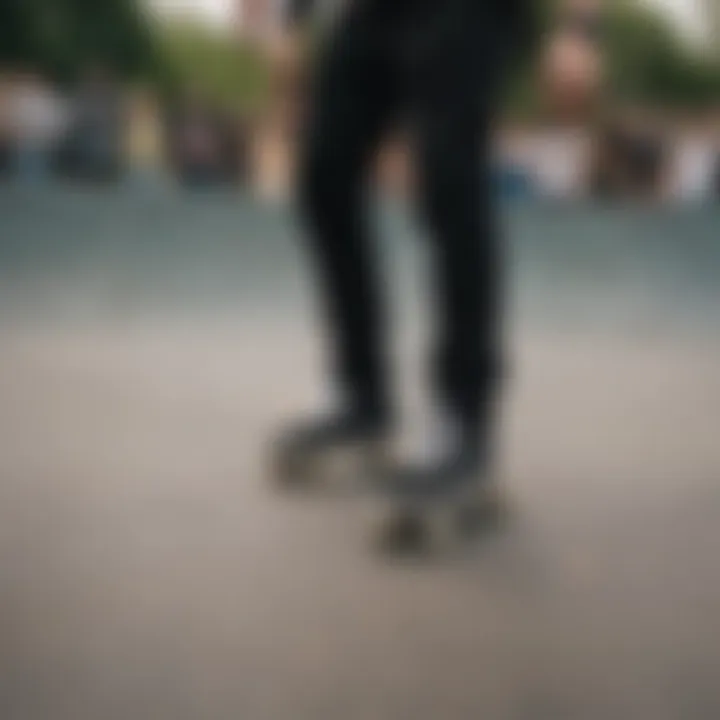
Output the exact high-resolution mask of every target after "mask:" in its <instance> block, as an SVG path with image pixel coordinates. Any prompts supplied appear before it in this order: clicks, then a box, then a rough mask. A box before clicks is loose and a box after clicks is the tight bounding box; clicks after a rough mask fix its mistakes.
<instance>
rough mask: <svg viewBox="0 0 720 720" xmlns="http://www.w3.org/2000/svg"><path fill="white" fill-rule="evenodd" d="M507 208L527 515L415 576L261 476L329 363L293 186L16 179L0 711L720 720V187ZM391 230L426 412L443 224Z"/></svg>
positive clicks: (394, 298) (507, 479)
mask: <svg viewBox="0 0 720 720" xmlns="http://www.w3.org/2000/svg"><path fill="white" fill-rule="evenodd" d="M505 220H506V224H507V234H508V238H509V242H508V252H507V256H508V272H507V281H508V282H507V284H508V295H509V298H510V302H509V306H508V320H509V323H508V347H509V350H510V355H511V357H512V364H511V372H510V382H509V384H508V390H507V407H506V413H505V419H504V425H503V450H502V457H501V477H502V481H503V483H504V484H505V487H506V488H507V492H508V494H509V495H510V497H511V500H512V504H513V513H512V517H511V519H510V522H509V523H508V525H507V526H506V527H504V528H503V529H502V531H499V532H497V533H496V534H494V535H493V536H490V537H487V538H485V539H484V541H483V542H481V543H478V544H477V546H475V547H473V548H469V549H468V552H467V553H465V554H463V555H462V557H458V558H453V559H448V560H446V561H444V562H435V563H427V564H416V565H409V566H408V565H397V564H392V563H388V562H386V561H383V560H382V559H380V558H378V557H377V556H376V555H375V554H374V553H373V551H372V542H371V541H372V535H373V528H374V527H375V523H376V519H377V512H376V507H375V504H374V503H373V502H372V499H370V498H349V499H348V498H345V499H338V498H329V497H326V498H322V497H319V498H316V499H315V500H312V499H309V498H305V499H298V498H289V497H285V496H283V495H281V494H279V493H277V492H276V491H275V490H273V488H272V485H271V484H270V483H269V481H268V478H267V472H266V463H265V458H266V452H265V450H266V445H267V440H268V438H269V437H271V436H272V433H273V432H274V431H275V430H276V429H277V427H278V426H279V425H280V424H282V422H283V421H284V420H285V419H286V418H288V417H290V416H292V415H293V414H294V413H295V412H300V411H301V410H302V409H303V408H305V407H307V406H308V404H309V403H310V402H311V401H312V399H313V397H314V395H315V394H316V390H317V387H318V385H319V379H320V373H319V367H320V365H319V362H320V357H321V354H322V337H321V336H320V335H319V333H318V330H317V323H316V322H315V320H314V300H313V294H312V287H311V283H310V281H309V278H308V272H307V271H308V267H307V263H306V261H305V258H304V256H303V253H302V250H301V245H300V243H299V241H298V238H297V233H296V231H295V230H293V224H292V222H291V218H290V217H289V215H288V212H287V211H286V210H281V209H278V208H274V207H269V206H266V205H265V206H264V205H261V204H258V203H255V202H252V201H251V200H248V199H243V198H238V197H237V196H231V195H222V194H208V195H202V194H200V195H193V196H189V195H182V194H180V193H175V192H171V191H168V192H157V193H145V194H143V195H140V194H137V193H132V192H129V191H124V192H114V193H106V192H88V191H79V190H72V189H53V190H48V191H41V190H27V189H26V190H23V189H11V188H3V189H0V273H1V274H2V275H1V277H0V307H2V316H1V319H0V717H2V718H3V720H45V719H46V718H47V719H48V720H50V719H51V720H66V719H67V720H97V719H100V718H102V720H114V719H115V718H117V719H118V720H127V718H135V719H136V720H146V719H147V720H166V719H167V720H184V719H187V720H200V719H202V720H215V719H217V720H226V719H227V718H231V717H232V718H242V719H243V720H265V719H267V720H285V719H286V718H287V719H288V720H305V719H307V720H325V719H328V720H331V719H332V720H353V719H358V720H381V719H384V718H388V719H391V720H395V719H397V718H413V720H425V719H426V718H427V719H428V720H439V719H442V720H456V719H458V720H465V719H468V720H474V719H476V718H484V719H487V720H544V719H545V718H547V719H548V720H563V719H565V718H567V719H568V720H595V719H597V720H607V719H608V718H613V720H618V719H622V720H625V719H627V720H645V719H646V718H647V719H648V720H695V719H697V720H705V719H706V718H707V719H711V718H717V717H719V716H720V690H718V687H719V683H718V672H719V670H718V669H719V668H720V633H719V632H718V623H717V611H718V608H719V607H720V563H718V559H717V558H718V552H720V443H718V438H719V437H720V362H719V360H720V345H719V344H718V339H719V338H720V334H719V332H720V312H719V311H720V283H718V276H719V273H720V234H718V227H720V210H718V209H712V208H700V207H698V208H687V209H678V208H664V209H658V208H654V209H652V208H635V209H629V208H599V207H590V206H573V207H558V206H552V207H551V206H513V207H508V208H507V209H506V212H505ZM378 223H379V226H380V227H381V228H382V230H383V233H382V237H383V243H382V247H381V250H382V253H381V254H382V257H383V258H384V259H385V264H386V271H387V273H388V275H389V276H390V277H392V278H393V282H392V283H390V293H389V295H390V297H389V300H390V301H391V302H392V307H393V308H394V315H393V319H394V328H395V332H394V337H395V345H396V349H397V368H398V372H397V373H396V374H397V378H398V385H399V387H400V388H401V389H402V391H403V393H402V397H403V408H402V409H403V418H404V419H405V420H406V425H405V426H406V427H407V428H408V432H409V433H410V434H412V433H413V432H414V428H415V427H416V425H417V424H418V422H417V418H418V417H419V416H421V415H422V412H423V409H424V408H426V406H427V399H426V398H425V397H424V395H423V394H422V393H421V392H420V388H421V385H422V383H421V380H422V378H423V376H424V373H425V367H424V362H425V359H424V358H425V354H424V352H423V349H424V342H425V338H426V335H427V332H428V328H427V327H426V326H424V325H423V323H421V322H420V321H419V318H421V317H422V316H423V314H424V313H423V311H424V309H425V308H424V304H423V297H424V293H423V288H424V287H425V286H426V285H425V281H426V279H427V278H426V273H425V264H426V262H425V260H424V258H423V251H424V249H426V248H427V245H426V243H425V241H424V240H423V239H418V238H415V237H414V232H413V228H412V226H411V223H410V222H409V221H408V220H407V219H406V218H405V217H404V215H403V214H402V213H399V212H398V211H396V210H395V209H387V210H383V211H382V212H381V213H380V217H379V218H378Z"/></svg>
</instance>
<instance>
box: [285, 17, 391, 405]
mask: <svg viewBox="0 0 720 720" xmlns="http://www.w3.org/2000/svg"><path fill="white" fill-rule="evenodd" d="M389 70H390V69H389V67H388V66H387V56H386V54H385V53H384V49H383V38H382V25H381V24H379V23H378V21H377V20H376V19H375V18H371V17H361V16H359V15H358V14H357V13H356V14H355V15H353V16H352V17H347V18H346V19H345V21H344V22H343V23H342V25H341V27H340V28H339V29H338V30H337V31H336V32H335V34H334V36H333V37H332V38H331V39H330V40H329V41H328V46H327V48H326V52H325V55H324V57H322V58H321V60H320V66H319V68H318V73H317V78H316V85H315V87H314V89H313V97H312V99H311V103H310V110H311V113H310V117H309V122H308V125H307V128H306V133H305V137H304V142H303V148H302V152H301V159H300V160H301V161H300V178H299V187H300V203H301V209H302V212H303V215H304V219H305V221H306V224H307V230H308V238H309V241H310V249H311V255H312V259H313V264H314V268H315V271H316V276H317V280H318V285H319V288H320V299H321V302H322V304H323V306H324V309H325V317H326V321H327V329H328V334H329V345H330V351H331V355H332V364H333V370H334V374H335V376H336V379H337V380H338V381H339V383H340V385H341V388H342V389H343V390H344V391H345V392H346V393H347V395H348V400H349V402H351V403H353V404H355V405H360V406H362V407H363V409H364V410H366V411H370V412H378V413H386V412H387V411H388V405H389V401H388V397H387V396H388V390H387V377H386V376H387V368H386V361H385V351H386V343H385V311H384V307H383V302H382V297H381V291H380V283H379V278H378V268H377V266H376V261H375V257H374V254H373V248H372V246H371V241H372V238H371V232H370V228H369V221H370V216H369V213H368V212H367V207H366V201H367V185H368V182H367V181H368V177H367V171H368V169H369V166H370V163H371V161H372V159H373V156H374V153H375V150H376V148H377V146H378V143H379V140H380V139H381V136H382V134H383V131H384V129H385V128H386V126H387V124H388V121H389V119H390V117H391V114H392V106H393V100H394V89H393V87H392V85H391V81H390V80H391V73H390V72H389Z"/></svg>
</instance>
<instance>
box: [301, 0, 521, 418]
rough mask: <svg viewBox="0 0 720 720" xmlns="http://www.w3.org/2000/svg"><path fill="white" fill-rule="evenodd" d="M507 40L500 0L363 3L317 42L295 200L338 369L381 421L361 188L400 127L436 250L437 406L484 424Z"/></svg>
mask: <svg viewBox="0 0 720 720" xmlns="http://www.w3.org/2000/svg"><path fill="white" fill-rule="evenodd" d="M506 4H507V3H506ZM411 5H412V7H410V6H411ZM511 46H512V36H511V34H510V31H509V28H508V26H507V24H506V23H505V22H504V21H503V20H502V19H501V14H500V12H499V3H494V4H493V3H487V4H486V3H480V2H477V1H476V0H442V2H435V1H434V0H424V1H420V2H417V3H414V4H413V3H409V2H404V3H400V4H396V2H395V1H394V2H392V3H390V2H386V3H385V4H381V3H380V2H379V0H366V2H364V3H363V2H356V3H355V4H353V5H352V6H351V7H350V8H349V9H348V10H347V11H346V12H345V14H344V16H343V17H342V20H341V22H340V24H339V26H338V28H337V29H336V31H335V33H334V35H333V37H332V38H330V41H329V42H328V43H327V45H326V46H325V48H324V55H323V56H322V57H321V59H320V67H319V72H318V74H317V78H316V84H315V86H314V87H313V89H312V93H313V97H312V100H311V103H310V118H309V122H308V126H307V128H306V134H305V142H304V148H303V153H302V157H301V176H300V179H299V180H300V182H299V186H300V202H301V206H302V210H303V214H304V217H305V220H306V222H307V225H308V230H309V233H308V235H309V238H310V246H311V250H312V254H313V258H314V260H315V265H316V269H317V273H318V277H319V281H320V285H321V290H322V296H323V299H324V301H325V307H326V310H327V320H328V323H329V325H330V330H331V336H332V339H333V343H334V345H333V350H334V356H335V358H334V359H335V370H336V374H337V377H338V379H339V380H340V381H341V382H342V383H343V385H344V389H345V390H346V391H347V392H348V393H349V396H350V402H351V403H352V404H353V405H354V406H357V407H362V408H364V409H365V410H366V411H367V412H370V413H376V414H381V415H390V414H391V411H389V410H388V408H390V406H391V405H392V403H391V401H390V398H389V390H388V387H387V357H386V330H387V328H386V326H385V311H384V307H383V296H382V291H381V289H380V281H379V277H378V272H377V268H376V265H375V259H374V257H373V254H372V247H371V238H370V237H369V235H370V229H369V227H368V221H369V217H368V214H367V213H366V207H365V200H366V196H365V189H366V182H365V181H366V175H367V171H368V170H369V166H370V163H371V161H372V159H373V156H374V154H375V151H376V150H377V148H378V145H379V144H380V142H381V140H382V138H383V136H384V135H385V134H386V133H387V132H388V130H389V129H391V128H392V127H393V126H394V125H395V124H396V123H398V122H404V123H406V124H407V125H408V127H409V129H410V131H411V135H412V138H413V140H414V143H415V145H414V149H415V151H416V154H417V161H418V162H417V165H418V169H419V174H420V198H419V200H420V205H421V209H422V211H423V215H424V218H425V220H426V222H427V225H428V227H429V230H430V235H431V242H432V253H433V256H434V257H433V259H434V264H433V267H434V291H435V295H436V307H437V313H436V314H437V317H436V321H437V324H438V332H437V350H436V354H435V362H434V367H433V376H434V381H435V386H436V390H437V394H438V396H439V397H438V399H439V401H440V402H441V403H442V404H443V405H445V406H447V407H448V409H449V410H450V411H451V412H453V413H454V414H455V415H456V416H457V417H458V418H460V420H461V421H462V422H463V423H464V424H466V425H467V426H468V427H472V428H478V429H479V430H481V429H483V426H484V425H485V423H486V422H488V420H489V418H488V415H489V413H490V405H491V404H492V400H493V396H494V391H495V384H496V380H497V378H498V374H499V372H500V314H501V308H500V298H501V264H500V257H499V255H500V248H499V237H498V230H497V226H496V218H495V213H494V209H493V208H494V202H493V199H492V184H491V172H490V149H489V140H490V129H491V125H492V120H493V114H494V112H495V110H496V108H497V106H498V99H499V91H500V89H501V87H502V79H503V76H504V68H505V67H506V61H507V60H508V56H509V48H510V47H511Z"/></svg>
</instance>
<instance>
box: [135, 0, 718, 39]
mask: <svg viewBox="0 0 720 720" xmlns="http://www.w3.org/2000/svg"><path fill="white" fill-rule="evenodd" d="M146 1H148V2H150V4H151V5H152V6H154V7H157V8H159V9H160V10H163V11H166V12H173V13H175V12H180V13H185V12H190V13H192V14H194V15H198V16H200V17H203V18H205V19H206V20H208V21H209V22H211V23H212V24H214V25H223V24H226V23H228V22H230V20H231V19H232V17H233V14H234V13H233V9H234V7H235V6H236V3H237V2H238V1H239V0H146ZM719 1H720V0H719ZM644 2H647V3H650V4H653V5H657V6H659V7H662V8H663V9H665V10H667V12H669V13H671V14H672V15H673V16H674V17H675V18H676V19H677V21H678V22H680V23H681V24H682V26H683V27H684V28H685V29H686V31H688V32H690V33H695V32H698V31H699V30H700V29H701V27H702V21H701V19H700V12H699V8H700V6H701V3H700V2H699V0H644Z"/></svg>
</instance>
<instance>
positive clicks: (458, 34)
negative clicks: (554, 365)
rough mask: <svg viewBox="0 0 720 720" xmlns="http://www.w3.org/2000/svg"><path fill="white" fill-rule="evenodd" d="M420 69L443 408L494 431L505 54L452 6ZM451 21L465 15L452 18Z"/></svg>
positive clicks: (436, 367)
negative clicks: (497, 163)
mask: <svg viewBox="0 0 720 720" xmlns="http://www.w3.org/2000/svg"><path fill="white" fill-rule="evenodd" d="M445 8H446V9H445V11H444V12H445V13H446V15H445V16H444V17H441V18H440V19H439V21H438V23H437V28H438V29H437V30H436V31H434V34H432V35H431V37H432V42H429V43H428V50H427V54H426V56H425V57H423V58H421V62H420V67H421V68H425V69H426V70H425V72H424V73H423V74H422V77H423V83H422V84H420V85H418V87H417V90H416V93H415V97H414V104H415V106H416V119H417V121H418V130H419V147H418V150H419V156H420V157H419V168H420V174H421V178H420V180H421V182H420V188H421V198H420V200H421V204H422V210H423V212H424V215H425V218H426V220H427V222H428V224H429V229H430V236H431V243H432V247H431V251H432V255H433V258H432V259H433V273H434V284H435V292H436V309H437V316H436V318H435V320H436V334H437V337H436V350H435V356H434V363H433V375H434V381H435V385H436V391H437V394H438V396H439V399H440V401H441V402H442V403H443V404H444V405H445V406H446V407H447V408H448V409H449V410H450V411H451V412H452V413H454V414H455V415H457V416H458V418H459V419H460V420H461V421H462V422H464V423H465V424H467V425H469V426H472V427H475V426H477V427H478V428H479V429H481V430H482V431H486V430H488V429H489V428H488V427H487V426H488V424H489V423H490V422H491V421H492V410H493V406H494V401H495V396H496V394H497V383H498V380H499V376H500V374H501V363H502V358H501V355H502V338H501V332H502V326H501V321H502V307H501V301H502V290H503V288H502V282H501V280H502V262H501V248H500V236H499V225H498V222H497V218H496V207H495V201H494V197H493V190H492V181H491V157H490V155H491V150H490V145H491V139H490V138H491V131H492V122H493V117H494V114H495V110H496V106H497V102H498V98H497V89H498V86H499V83H498V80H499V78H500V77H501V74H502V73H501V68H500V66H499V65H498V63H499V61H500V53H499V52H496V51H495V50H494V49H493V45H491V44H490V42H487V44H485V45H483V42H484V39H486V38H489V37H490V33H489V32H488V28H481V27H480V26H479V25H478V26H474V25H473V21H474V20H477V19H478V18H477V16H475V15H473V14H472V13H470V12H468V11H467V10H466V8H467V4H465V3H460V2H453V0H449V2H448V3H447V5H446V6H445ZM452 13H457V15H453V14H452Z"/></svg>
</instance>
